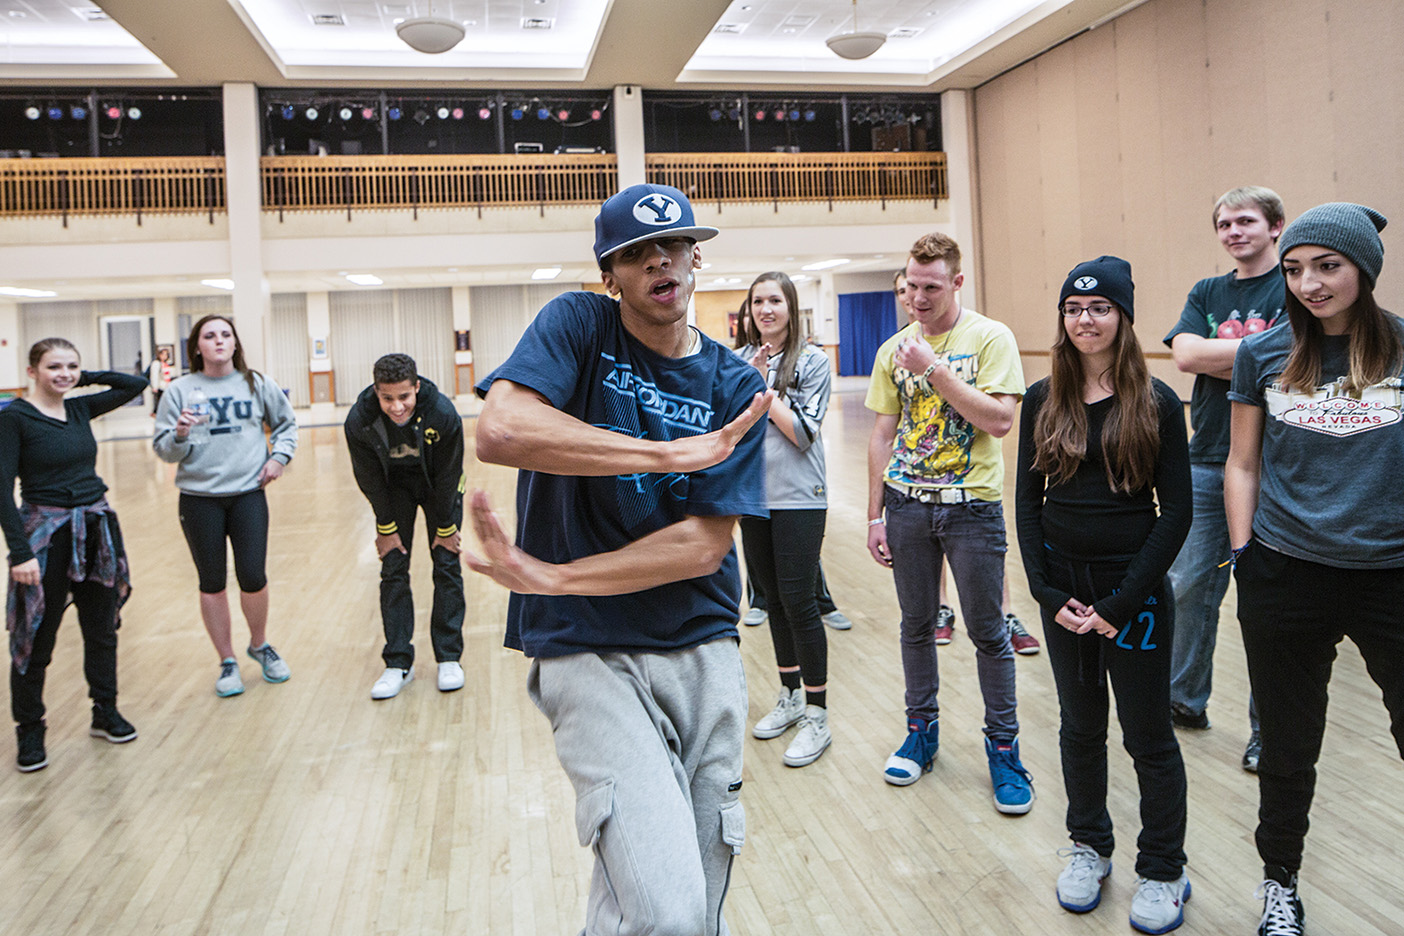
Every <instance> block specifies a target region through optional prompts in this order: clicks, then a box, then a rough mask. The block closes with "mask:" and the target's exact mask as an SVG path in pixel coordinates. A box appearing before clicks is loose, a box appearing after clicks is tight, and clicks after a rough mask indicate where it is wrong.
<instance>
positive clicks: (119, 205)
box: [0, 156, 225, 221]
mask: <svg viewBox="0 0 1404 936" xmlns="http://www.w3.org/2000/svg"><path fill="white" fill-rule="evenodd" d="M224 191H225V190H224V158H223V157H222V156H180V157H128V156H112V157H103V158H98V159H0V218H3V217H8V218H22V217H38V216H45V215H49V216H52V215H62V216H63V217H64V219H65V221H66V220H67V218H68V216H70V215H131V214H135V215H136V216H137V218H138V220H139V219H140V217H141V216H142V215H143V214H206V215H208V216H209V217H210V219H211V220H213V218H214V215H215V213H216V212H219V213H223V212H224V210H225V196H224Z"/></svg>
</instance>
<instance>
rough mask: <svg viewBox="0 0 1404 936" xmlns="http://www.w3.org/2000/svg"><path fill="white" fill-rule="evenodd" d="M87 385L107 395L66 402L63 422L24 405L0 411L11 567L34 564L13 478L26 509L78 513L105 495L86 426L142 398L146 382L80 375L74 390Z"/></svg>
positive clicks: (2, 499) (2, 507)
mask: <svg viewBox="0 0 1404 936" xmlns="http://www.w3.org/2000/svg"><path fill="white" fill-rule="evenodd" d="M89 384H102V385H105V386H107V387H110V388H111V389H110V390H104V391H103V392H101V393H92V394H86V395H82V396H73V395H68V396H65V397H64V398H63V410H64V415H65V416H66V417H67V418H66V419H54V418H53V417H52V416H45V415H44V414H43V413H41V412H39V410H38V409H37V408H36V407H35V406H34V405H33V404H31V403H30V402H29V401H28V400H23V399H21V400H16V401H14V402H13V403H11V404H10V405H9V406H7V407H5V409H4V410H3V411H0V492H3V493H0V526H3V527H4V529H5V542H6V543H8V544H9V547H10V565H18V564H19V563H21V562H28V561H29V560H30V559H33V558H34V554H33V552H31V551H30V549H29V539H28V538H27V537H26V536H25V535H24V522H23V521H22V520H20V514H19V509H18V508H17V507H16V505H15V498H14V490H15V478H19V481H20V496H21V497H23V498H24V500H25V501H26V502H27V503H30V504H44V505H46V506H49V507H82V506H85V505H87V504H91V503H94V502H95V501H96V500H97V499H98V498H99V497H102V495H103V494H104V493H106V491H107V485H106V484H104V483H103V481H102V479H101V478H99V477H98V474H97V440H96V439H94V438H93V429H92V426H90V425H89V422H90V421H91V420H93V419H94V418H96V417H98V416H101V415H102V414H103V413H108V412H111V411H112V410H115V409H116V408H117V407H119V406H121V405H122V404H124V403H127V402H129V401H131V400H132V399H133V398H135V397H138V396H141V393H142V391H143V390H145V389H146V379H145V378H143V377H137V376H134V375H132V374H119V373H117V372H115V371H96V372H94V371H83V372H82V374H81V375H80V376H79V378H78V384H77V385H78V386H80V387H86V386H87V385H89Z"/></svg>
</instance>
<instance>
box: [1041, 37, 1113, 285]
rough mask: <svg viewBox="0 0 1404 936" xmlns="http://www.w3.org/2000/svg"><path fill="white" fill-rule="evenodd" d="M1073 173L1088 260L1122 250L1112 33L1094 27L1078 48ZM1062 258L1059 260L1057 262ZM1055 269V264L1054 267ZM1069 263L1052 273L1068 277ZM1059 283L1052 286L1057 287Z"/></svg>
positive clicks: (1076, 57)
mask: <svg viewBox="0 0 1404 936" xmlns="http://www.w3.org/2000/svg"><path fill="white" fill-rule="evenodd" d="M1075 67H1076V95H1077V134H1078V147H1077V157H1078V165H1077V172H1078V176H1079V178H1080V183H1081V184H1080V186H1079V188H1080V191H1081V193H1082V198H1081V203H1080V205H1079V206H1078V207H1079V210H1080V211H1081V214H1082V232H1083V238H1082V243H1083V244H1084V245H1085V246H1086V250H1085V251H1084V252H1085V253H1087V254H1088V256H1086V257H1083V256H1078V257H1075V258H1072V259H1073V260H1088V259H1091V257H1093V256H1097V255H1100V254H1103V253H1117V254H1118V255H1119V252H1120V251H1122V250H1124V249H1125V247H1124V242H1123V237H1124V236H1125V230H1124V228H1125V224H1124V215H1123V211H1122V204H1121V187H1122V174H1121V123H1120V119H1119V116H1118V113H1117V100H1116V96H1117V80H1116V78H1117V68H1116V30H1115V29H1097V30H1093V31H1092V32H1091V33H1088V34H1087V36H1086V37H1085V38H1084V39H1083V41H1081V42H1079V43H1078V44H1077V50H1076V56H1075ZM1055 259H1061V258H1055ZM1055 266H1056V265H1055ZM1070 266H1071V262H1069V263H1067V264H1065V265H1064V266H1063V268H1062V269H1054V271H1053V273H1054V276H1055V277H1056V276H1058V275H1060V274H1063V273H1066V272H1067V269H1068V267H1070ZM1054 288H1057V285H1056V283H1055V287H1054Z"/></svg>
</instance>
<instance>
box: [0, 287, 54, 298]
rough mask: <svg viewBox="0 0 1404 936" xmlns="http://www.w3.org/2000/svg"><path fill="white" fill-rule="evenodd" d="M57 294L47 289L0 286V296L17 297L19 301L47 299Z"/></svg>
mask: <svg viewBox="0 0 1404 936" xmlns="http://www.w3.org/2000/svg"><path fill="white" fill-rule="evenodd" d="M57 295H58V293H56V292H51V291H49V290H47V289H25V288H24V287H22V286H0V296H18V297H19V298H21V299H47V298H49V297H50V296H57Z"/></svg>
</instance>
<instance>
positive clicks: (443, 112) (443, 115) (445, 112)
mask: <svg viewBox="0 0 1404 936" xmlns="http://www.w3.org/2000/svg"><path fill="white" fill-rule="evenodd" d="M434 113H435V115H437V116H438V118H439V119H440V120H448V118H449V109H448V108H447V107H440V108H439V109H438V110H436V111H434Z"/></svg>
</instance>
